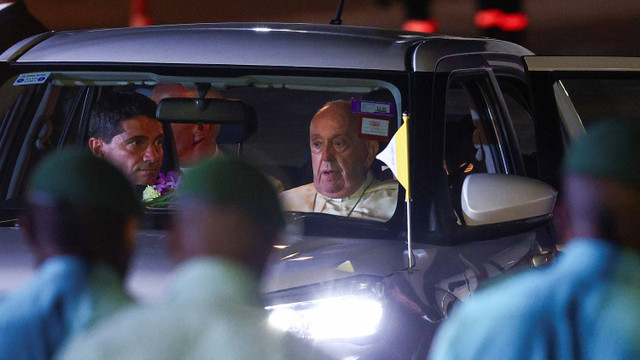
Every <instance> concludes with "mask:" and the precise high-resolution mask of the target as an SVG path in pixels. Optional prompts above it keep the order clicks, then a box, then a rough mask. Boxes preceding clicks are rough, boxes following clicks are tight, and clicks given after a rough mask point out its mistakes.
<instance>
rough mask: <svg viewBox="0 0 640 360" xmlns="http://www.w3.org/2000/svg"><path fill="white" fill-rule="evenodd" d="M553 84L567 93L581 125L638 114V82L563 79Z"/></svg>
mask: <svg viewBox="0 0 640 360" xmlns="http://www.w3.org/2000/svg"><path fill="white" fill-rule="evenodd" d="M556 85H557V86H556V87H554V90H555V91H556V92H558V91H562V92H564V94H562V95H564V96H568V98H569V100H570V101H571V104H572V105H573V108H574V109H575V112H576V113H577V115H578V119H577V120H576V121H579V123H580V124H578V125H581V126H582V128H584V127H587V126H589V125H590V124H592V123H594V122H596V121H598V120H602V119H612V118H630V117H638V114H640V103H639V102H638V99H639V98H640V81H639V80H622V79H563V80H560V81H558V82H557V84H556ZM564 120H565V122H566V121H567V120H566V119H564Z"/></svg>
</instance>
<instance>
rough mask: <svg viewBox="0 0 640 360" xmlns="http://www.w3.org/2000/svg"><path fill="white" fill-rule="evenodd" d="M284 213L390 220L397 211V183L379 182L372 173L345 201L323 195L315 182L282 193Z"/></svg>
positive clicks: (394, 181)
mask: <svg viewBox="0 0 640 360" xmlns="http://www.w3.org/2000/svg"><path fill="white" fill-rule="evenodd" d="M280 200H281V201H282V207H283V210H284V211H300V212H316V213H323V214H332V215H340V216H349V217H353V218H359V219H367V220H377V221H388V220H389V219H391V217H392V216H393V213H394V212H395V211H396V205H397V203H398V182H397V181H396V180H387V181H380V180H378V179H376V178H374V176H373V174H372V173H371V172H369V173H368V174H367V178H366V179H365V181H364V182H363V183H362V185H361V186H360V188H359V189H358V190H357V191H356V192H355V193H353V194H351V195H349V196H347V197H345V198H336V199H334V198H330V197H328V196H324V195H322V194H320V193H319V192H318V191H317V190H316V188H315V186H314V185H313V183H310V184H306V185H302V186H298V187H296V188H293V189H289V190H287V191H284V192H282V193H281V194H280Z"/></svg>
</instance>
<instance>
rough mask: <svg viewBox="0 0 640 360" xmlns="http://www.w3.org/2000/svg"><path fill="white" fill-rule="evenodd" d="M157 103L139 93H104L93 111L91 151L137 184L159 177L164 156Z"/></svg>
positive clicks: (90, 139)
mask: <svg viewBox="0 0 640 360" xmlns="http://www.w3.org/2000/svg"><path fill="white" fill-rule="evenodd" d="M163 142H164V131H163V129H162V123H160V121H158V120H157V119H156V104H155V103H154V102H153V101H152V100H151V99H149V98H148V97H146V96H144V95H142V94H138V93H121V92H118V91H110V90H106V89H105V90H103V91H102V92H101V93H100V95H99V98H98V100H97V102H96V103H95V104H94V105H93V108H92V109H91V120H90V122H89V144H88V145H89V149H90V150H91V152H92V153H93V154H94V155H95V156H97V157H101V158H105V159H107V160H108V161H109V162H111V163H112V164H114V165H115V166H116V167H117V168H119V169H120V170H121V171H122V172H124V174H125V175H126V176H127V177H128V178H129V181H130V182H131V183H132V184H134V185H151V184H153V183H154V181H155V180H156V179H157V178H158V175H159V174H160V168H161V167H162V155H163V154H164V151H163V148H162V143H163Z"/></svg>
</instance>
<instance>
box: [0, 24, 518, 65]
mask: <svg viewBox="0 0 640 360" xmlns="http://www.w3.org/2000/svg"><path fill="white" fill-rule="evenodd" d="M422 44H425V45H423V46H422V48H424V46H426V47H427V51H424V49H423V50H422V51H421V52H419V53H418V54H419V56H418V57H416V56H415V54H414V53H415V49H416V48H417V47H418V46H419V45H422ZM468 52H474V53H478V52H499V53H510V54H513V55H518V56H520V55H528V54H531V52H530V51H528V50H526V49H524V48H522V47H520V46H518V45H515V44H511V43H507V42H503V41H499V40H493V39H478V38H462V37H453V36H446V35H433V34H423V33H413V32H406V31H397V30H387V29H379V28H367V27H355V26H344V25H320V24H285V23H221V24H183V25H160V26H148V27H138V28H116V29H98V30H78V31H62V32H50V33H46V34H43V35H41V36H39V37H38V36H36V37H32V38H30V39H27V40H24V41H22V42H21V43H19V44H16V45H15V46H13V47H12V48H11V49H9V50H8V51H7V52H5V53H4V54H3V55H2V56H0V60H4V61H7V60H8V61H14V62H17V63H134V64H155V63H158V64H203V65H237V66H276V67H282V66H284V67H305V68H337V69H367V70H389V71H410V70H417V71H429V70H431V69H433V67H434V66H435V63H436V62H437V60H438V59H439V58H441V57H443V56H447V55H451V54H460V53H468ZM420 54H422V55H420Z"/></svg>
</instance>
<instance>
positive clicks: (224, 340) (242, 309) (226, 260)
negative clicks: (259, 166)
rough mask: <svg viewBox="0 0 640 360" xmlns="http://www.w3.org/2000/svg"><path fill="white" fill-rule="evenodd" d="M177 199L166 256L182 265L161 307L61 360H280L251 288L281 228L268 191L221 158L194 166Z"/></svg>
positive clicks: (100, 331) (120, 323)
mask: <svg viewBox="0 0 640 360" xmlns="http://www.w3.org/2000/svg"><path fill="white" fill-rule="evenodd" d="M178 191H179V197H180V202H179V206H178V213H177V215H176V216H175V219H174V224H173V230H172V237H171V245H172V246H171V248H172V252H173V254H174V257H175V258H176V259H177V260H178V261H179V262H180V265H179V266H178V268H177V269H176V271H175V273H174V274H173V279H172V281H171V283H170V285H169V290H168V294H167V297H166V300H165V301H164V302H162V303H160V304H155V305H150V306H142V307H138V308H132V309H129V310H127V311H124V312H122V313H120V314H118V315H116V316H114V317H113V318H111V319H110V320H109V321H107V322H106V323H103V324H102V325H101V326H99V327H97V328H95V329H94V331H91V332H89V333H87V334H85V335H84V336H81V337H80V338H78V339H76V340H75V341H74V342H72V343H71V345H70V347H69V348H67V350H66V351H65V352H64V353H63V354H62V356H61V358H62V359H83V360H84V359H212V358H215V359H282V358H287V356H286V355H285V354H284V349H283V347H282V346H281V344H282V341H283V339H284V337H283V336H282V335H283V334H280V333H276V332H274V330H271V329H270V328H268V325H267V316H266V313H265V310H264V305H263V304H262V302H261V300H260V295H259V289H258V279H259V278H260V276H261V273H262V270H263V267H264V266H265V263H266V261H267V257H268V254H269V252H270V251H271V249H272V247H273V243H274V241H275V240H277V239H278V237H279V233H280V230H281V228H282V226H283V225H284V221H283V218H282V214H281V211H280V205H279V203H278V197H277V195H276V192H275V190H274V189H273V187H272V185H271V184H270V183H269V181H268V180H267V178H266V177H265V176H264V175H263V174H262V173H261V172H259V171H258V170H256V169H254V168H253V167H251V166H249V165H247V164H246V163H244V162H241V161H240V160H237V159H235V158H233V157H227V156H225V157H218V158H215V159H210V160H207V161H205V162H204V163H201V164H199V165H197V166H196V167H194V168H192V169H191V170H190V171H189V173H188V174H187V175H185V177H184V179H183V182H182V184H181V186H180V189H179V190H178ZM294 358H298V357H297V356H296V357H294Z"/></svg>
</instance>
